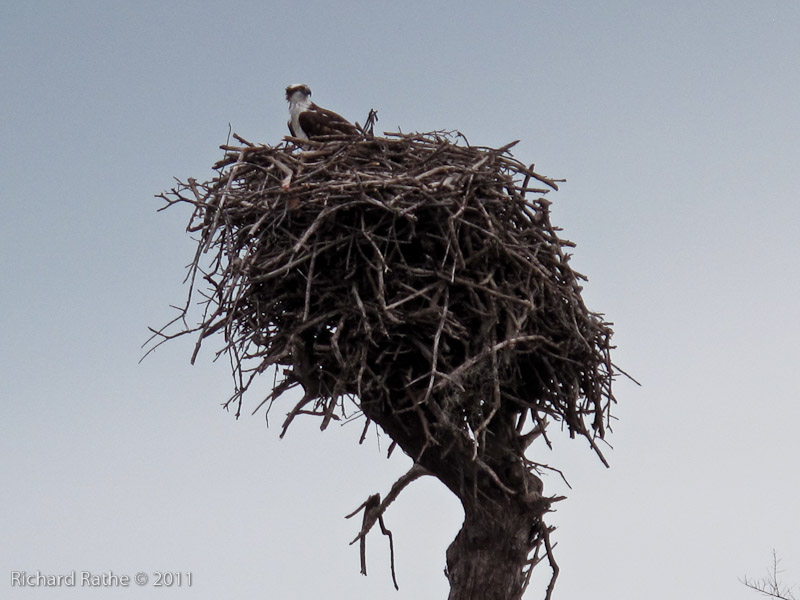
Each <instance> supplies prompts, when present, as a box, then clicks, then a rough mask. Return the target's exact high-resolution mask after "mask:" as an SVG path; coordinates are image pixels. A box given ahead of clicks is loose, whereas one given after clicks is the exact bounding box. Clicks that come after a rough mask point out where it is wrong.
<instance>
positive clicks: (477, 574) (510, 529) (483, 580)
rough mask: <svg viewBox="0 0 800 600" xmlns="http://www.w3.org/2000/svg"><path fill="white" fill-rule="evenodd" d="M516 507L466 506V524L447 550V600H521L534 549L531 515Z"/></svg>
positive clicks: (484, 503) (477, 504)
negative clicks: (529, 559) (448, 593)
mask: <svg viewBox="0 0 800 600" xmlns="http://www.w3.org/2000/svg"><path fill="white" fill-rule="evenodd" d="M516 504H518V503H516V502H508V501H507V502H504V503H496V502H494V501H490V500H487V501H484V502H482V503H481V502H470V503H468V504H467V505H466V506H465V508H464V512H465V516H464V525H463V526H462V528H461V531H459V533H458V536H456V539H455V540H454V541H453V543H452V544H451V545H450V547H449V548H448V549H447V578H448V579H449V581H450V596H449V600H468V599H473V598H481V599H482V600H509V599H518V598H521V597H522V593H523V591H524V590H525V587H526V583H527V581H526V579H527V577H526V566H528V555H529V554H530V553H531V551H532V550H533V548H532V543H531V542H532V541H533V538H532V536H531V529H532V528H533V527H535V526H536V525H535V524H533V523H531V515H530V513H529V511H528V510H526V507H524V506H518V505H516Z"/></svg>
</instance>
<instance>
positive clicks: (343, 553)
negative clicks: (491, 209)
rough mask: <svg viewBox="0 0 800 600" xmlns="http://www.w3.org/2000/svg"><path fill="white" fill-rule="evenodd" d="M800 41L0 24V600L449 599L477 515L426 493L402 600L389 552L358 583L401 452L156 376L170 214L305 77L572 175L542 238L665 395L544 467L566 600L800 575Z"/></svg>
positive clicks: (769, 30)
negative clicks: (176, 578) (551, 231)
mask: <svg viewBox="0 0 800 600" xmlns="http://www.w3.org/2000/svg"><path fill="white" fill-rule="evenodd" d="M799 31H800V4H798V3H796V2H792V1H789V0H785V1H773V0H761V1H759V2H755V1H746V0H736V1H734V0H726V1H718V2H712V1H705V2H688V1H678V2H670V3H665V2H641V1H630V2H624V1H610V2H603V3H600V2H587V1H584V2H544V1H530V2H506V1H495V2H491V3H483V4H480V5H479V4H478V3H470V4H468V3H463V2H459V3H456V2H340V3H332V2H315V3H309V2H226V3H219V2H213V3H212V2H163V1H159V2H151V1H142V2H135V3H134V2H70V3H66V2H44V1H31V2H4V3H3V4H2V6H0V43H2V49H3V60H2V61H0V81H1V82H2V85H0V109H2V118H0V136H1V137H0V139H2V141H3V143H2V145H0V169H2V183H0V196H1V197H2V207H3V219H2V220H0V269H1V270H0V273H1V274H2V282H3V283H2V294H0V325H1V326H2V331H3V338H4V339H3V342H2V346H0V370H1V371H0V400H1V401H2V410H3V418H2V420H0V448H2V454H1V455H0V476H1V477H2V481H3V485H2V488H0V501H1V502H2V504H1V505H2V507H3V510H2V513H0V531H2V540H3V541H2V544H0V569H1V570H2V573H0V577H2V579H4V580H5V581H3V582H2V583H0V595H2V596H3V597H4V598H12V599H18V598H19V599H23V598H24V599H25V600H32V599H38V598H48V599H52V598H73V597H84V595H85V594H86V593H87V592H85V590H84V589H81V588H79V587H78V588H75V589H63V588H62V589H59V590H53V589H36V588H22V589H20V588H12V587H11V586H10V583H9V582H10V573H11V571H22V570H24V571H27V572H29V573H31V572H36V571H37V570H39V571H41V572H43V573H54V574H57V573H66V572H69V571H71V570H77V571H79V572H80V571H91V572H94V573H103V572H108V571H109V570H111V571H113V572H114V573H117V574H128V575H130V576H133V575H134V574H135V573H137V572H139V571H145V572H148V573H150V574H151V575H152V572H153V571H180V572H184V573H185V572H192V574H193V585H192V587H191V588H188V587H186V586H185V585H184V586H183V587H181V588H173V589H168V590H165V589H157V588H153V587H152V586H149V585H148V586H146V587H143V588H138V587H136V586H135V585H134V586H133V588H134V589H130V588H126V589H117V590H109V589H106V590H104V591H103V592H98V593H99V594H100V595H102V596H103V597H104V598H105V597H108V598H134V597H136V598H151V597H152V598H156V597H157V598H160V599H166V598H189V597H191V598H198V599H209V600H210V599H215V598H221V597H226V598H323V597H324V598H327V599H332V600H335V599H340V598H341V599H344V598H348V599H349V598H376V597H381V598H396V599H397V600H403V599H407V598H408V599H411V598H414V599H417V598H431V599H434V598H445V597H446V595H447V583H446V580H445V578H444V576H443V574H442V570H443V568H444V553H445V549H446V547H447V545H448V544H449V543H450V541H451V540H452V538H453V537H454V536H455V534H456V532H457V531H458V528H459V526H460V522H461V517H462V514H461V510H460V507H459V505H458V503H457V501H456V499H455V498H454V497H452V496H451V495H449V493H448V492H447V491H446V490H445V489H444V488H443V486H441V485H439V484H437V482H436V481H434V480H430V481H426V480H422V481H419V482H417V483H415V484H414V485H413V486H412V487H411V488H409V489H408V490H407V491H406V492H405V493H404V494H403V496H401V498H400V499H399V500H398V501H397V502H396V503H395V504H394V505H393V506H392V508H391V510H390V511H389V513H388V514H387V525H388V526H389V527H390V528H391V529H392V530H393V532H394V535H395V546H396V552H397V570H398V578H399V582H400V591H399V592H395V591H394V590H393V589H392V587H391V577H390V574H389V565H388V552H387V548H386V543H385V538H382V537H381V536H380V535H379V534H377V533H376V534H373V535H372V536H370V538H369V541H368V546H367V548H368V552H369V555H368V566H369V572H370V575H369V577H367V578H364V577H362V576H361V575H360V574H359V572H358V569H359V565H358V549H357V547H356V546H348V542H349V541H350V540H351V539H352V537H353V536H354V535H355V534H356V533H357V530H358V526H359V524H358V523H355V522H352V521H347V520H345V519H344V518H343V516H344V515H345V514H347V513H349V512H350V511H351V510H353V509H355V508H356V507H357V506H358V505H359V504H360V503H361V502H362V501H363V500H364V499H365V498H366V497H367V496H368V495H369V494H371V493H374V492H382V493H385V492H386V491H387V490H388V488H389V486H390V485H391V483H392V482H393V481H394V479H395V478H396V477H397V476H399V475H400V474H402V473H403V472H404V471H405V469H406V468H408V466H409V460H408V459H407V458H406V457H404V456H399V455H397V456H393V458H392V459H391V460H389V461H387V460H385V458H384V456H385V451H386V448H387V439H386V437H385V436H382V437H381V439H380V449H378V444H376V439H375V437H374V435H373V436H371V438H370V440H369V442H368V443H365V444H364V445H363V446H358V445H357V443H356V442H357V439H358V436H359V434H360V431H361V424H360V423H355V424H352V425H350V426H345V427H341V428H340V427H336V426H334V427H332V428H330V429H329V430H328V431H326V432H325V433H324V434H321V433H320V432H319V431H318V424H317V423H316V422H315V421H313V420H309V421H305V422H303V421H302V420H300V421H296V422H295V425H293V428H292V429H291V430H290V432H289V435H288V436H287V437H286V438H285V439H284V440H278V437H277V436H278V427H277V425H278V424H279V423H280V420H281V419H282V417H283V414H284V413H285V412H286V411H288V410H289V408H290V407H291V405H292V401H291V398H285V399H284V400H283V401H282V402H281V403H280V404H279V405H277V406H276V408H275V409H274V413H273V414H272V417H271V419H270V424H271V427H270V428H269V429H268V428H266V426H265V421H264V416H263V414H261V413H259V414H258V415H256V416H254V417H249V416H247V417H243V418H242V419H240V420H239V421H238V422H237V421H235V420H234V418H233V416H232V414H229V413H225V412H224V411H222V410H221V409H220V404H221V402H223V401H224V400H225V399H226V398H227V397H228V395H229V393H230V391H231V380H230V377H229V375H228V373H227V369H226V366H225V364H224V361H220V362H219V363H214V362H212V361H213V350H214V344H213V343H212V344H210V345H209V346H208V347H207V348H206V349H205V351H204V352H202V353H201V356H200V358H199V359H198V362H197V364H196V366H194V367H192V366H190V365H189V364H188V359H189V356H190V354H191V347H192V343H193V342H192V341H190V340H185V341H178V342H175V343H173V344H171V345H167V346H164V347H162V348H160V349H159V351H158V352H156V353H155V354H154V355H151V356H150V357H149V358H148V359H147V360H145V361H144V362H143V363H142V364H137V361H138V359H139V358H140V356H141V353H142V351H141V349H140V346H141V344H142V343H143V342H144V341H145V339H146V338H147V329H146V328H147V326H150V325H155V326H157V325H161V324H162V323H164V322H165V321H166V320H168V319H169V318H170V317H171V316H172V314H173V313H172V312H171V311H170V309H169V304H180V303H182V301H183V299H184V293H185V289H184V288H183V287H182V285H181V280H182V278H183V275H184V265H185V264H186V263H188V262H189V260H190V257H191V253H192V250H193V243H192V242H191V240H190V239H189V237H188V236H187V235H186V234H185V233H184V226H185V223H186V221H187V219H188V212H187V211H186V210H185V209H182V208H181V209H171V210H169V211H167V212H165V213H159V214H157V213H156V212H155V210H156V209H157V208H158V207H159V206H160V204H159V202H158V201H156V200H155V199H154V198H153V196H154V194H157V193H160V192H161V191H163V190H164V189H167V188H169V187H171V185H172V184H173V179H172V178H173V177H180V178H184V179H185V178H186V177H196V178H198V179H204V178H207V177H209V176H210V175H212V172H211V170H210V166H211V165H212V164H213V162H214V161H215V160H217V159H218V158H219V157H220V155H221V152H220V150H219V149H218V145H219V144H221V143H224V142H225V139H226V136H227V132H228V123H231V125H232V127H233V130H234V131H236V132H238V133H239V134H241V135H243V136H244V137H246V138H248V139H250V140H251V141H255V142H265V143H277V142H278V141H279V140H280V139H281V137H282V136H283V135H284V134H285V133H286V131H285V128H286V117H287V115H286V103H285V100H284V98H283V88H284V87H285V86H286V85H287V84H289V83H295V82H305V83H308V84H309V85H310V86H311V87H312V89H313V90H314V99H315V100H316V101H317V102H318V103H320V104H321V105H323V106H326V107H329V108H332V109H334V110H336V111H337V112H340V113H341V114H343V115H344V116H346V117H348V118H350V119H351V120H360V121H363V119H364V117H365V116H366V114H367V112H368V110H369V109H370V108H376V109H377V110H378V111H379V116H380V121H379V123H378V126H379V128H380V129H381V130H390V131H391V130H395V131H396V130H397V129H398V128H401V129H402V130H403V131H412V130H418V131H425V130H431V129H458V130H460V131H462V132H463V133H464V134H466V136H467V137H468V138H469V140H470V142H472V143H479V144H489V145H497V146H499V145H503V144H505V143H507V142H509V141H512V140H515V139H520V140H522V141H521V142H520V144H519V145H518V146H517V147H516V148H515V150H514V152H515V156H517V157H518V158H520V159H521V160H523V161H524V162H535V163H536V165H537V170H538V171H540V172H541V173H543V174H546V175H550V176H553V177H565V178H566V179H567V180H568V183H567V184H565V185H564V186H563V188H562V191H560V192H558V193H556V194H554V195H552V196H551V197H550V199H551V200H552V201H554V202H555V204H554V208H553V220H554V222H555V224H557V225H559V226H561V227H562V228H563V229H564V234H563V235H564V237H566V238H567V239H571V240H572V241H574V242H576V243H577V244H578V246H577V249H576V250H575V258H574V262H573V265H574V267H575V268H576V269H577V270H579V271H581V272H583V273H586V274H587V275H588V276H589V278H590V281H589V283H588V284H587V286H586V289H585V300H586V302H587V304H588V305H589V307H590V308H591V309H593V310H596V311H601V312H604V313H605V314H606V315H607V318H608V319H610V320H611V321H613V322H614V323H615V329H616V332H617V335H616V343H617V345H618V346H619V348H618V350H617V352H616V355H615V362H617V363H618V364H619V365H620V366H622V367H623V368H624V369H625V370H627V371H628V372H630V373H632V374H634V375H635V376H636V377H637V379H639V380H640V381H641V382H642V383H643V384H644V386H643V387H642V388H637V387H635V386H633V385H632V384H630V383H628V382H626V381H623V380H620V382H619V385H618V386H617V390H616V391H617V397H618V400H619V405H618V407H617V410H616V415H617V417H618V418H619V421H618V422H617V423H616V424H615V426H614V433H613V435H612V436H611V437H610V439H609V441H610V442H611V443H612V445H613V446H614V450H613V451H610V452H608V453H607V456H608V458H609V460H610V462H611V469H605V468H604V467H603V466H602V465H601V464H600V462H599V461H598V460H597V459H596V457H594V455H593V454H592V453H591V451H590V450H589V448H588V447H587V445H586V444H585V443H584V442H581V441H571V440H569V439H567V437H566V436H562V435H556V436H555V438H556V444H555V450H554V451H553V452H552V453H541V454H538V455H537V456H536V457H535V458H536V459H537V460H540V461H549V462H550V463H551V464H553V465H555V466H559V467H561V468H563V469H564V470H565V472H566V474H567V476H568V478H569V480H570V483H571V484H572V487H573V489H572V490H568V495H569V498H568V499H567V500H566V501H564V502H562V503H560V504H559V505H557V509H558V510H557V512H556V513H555V514H553V515H552V519H551V520H552V522H553V523H554V524H556V525H558V531H557V532H556V534H555V539H556V540H557V541H558V547H557V549H556V551H557V558H558V560H559V564H560V566H561V569H562V571H561V577H560V579H559V584H558V588H557V597H559V598H578V597H591V598H593V599H594V600H604V599H612V598H614V599H618V598H648V599H651V600H660V599H672V598H675V597H680V598H685V599H693V598H703V599H705V598H726V599H728V600H736V599H742V600H746V599H748V598H755V597H756V595H755V594H754V593H752V592H750V591H748V590H746V589H745V588H744V587H743V586H742V585H741V584H740V583H739V582H738V581H737V578H739V577H741V576H743V575H745V574H747V575H751V576H760V575H761V574H762V573H763V571H764V570H765V569H766V567H767V566H768V565H769V562H770V559H771V552H772V549H773V548H775V549H776V551H777V552H778V554H779V556H780V557H781V558H782V559H783V563H782V564H783V567H785V569H786V573H785V574H784V576H785V578H786V581H787V583H792V582H794V583H797V584H798V585H800V523H799V522H798V517H797V498H798V495H799V494H798V492H799V491H800V481H798V472H799V471H800V469H798V463H800V458H798V457H800V441H798V439H800V438H799V437H798V435H797V432H796V430H795V428H796V426H797V423H798V421H800V397H798V396H799V394H798V387H797V362H798V354H799V353H798V345H797V340H798V338H800V318H798V306H800V283H798V282H799V281H800V277H799V276H800V272H799V271H800V268H798V256H799V255H800V241H798V240H799V239H800V236H798V222H800V207H799V206H800V205H799V204H798V190H800V168H798V163H800V144H798V140H800V118H798V116H799V115H798V106H800V68H798V57H800V35H798V32H799ZM270 382H271V379H270V378H266V379H265V380H264V381H263V384H262V386H263V389H264V390H266V389H267V387H268V386H269V384H270ZM250 403H251V406H254V405H255V404H256V403H257V398H256V397H255V396H253V397H251V398H250ZM245 412H248V411H245ZM545 486H546V491H550V492H552V493H554V494H557V493H563V492H564V491H565V489H564V486H563V485H562V484H561V483H560V481H559V480H558V479H557V478H556V477H548V478H547V479H546V481H545ZM537 573H538V578H537V579H536V581H535V582H534V584H533V587H532V589H531V591H529V593H528V594H527V596H526V598H540V597H542V594H541V584H542V583H543V582H546V580H547V577H548V576H549V573H548V571H547V569H546V568H545V567H544V566H542V567H540V569H539V570H538V571H537ZM534 588H535V589H534ZM98 597H99V596H98Z"/></svg>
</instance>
